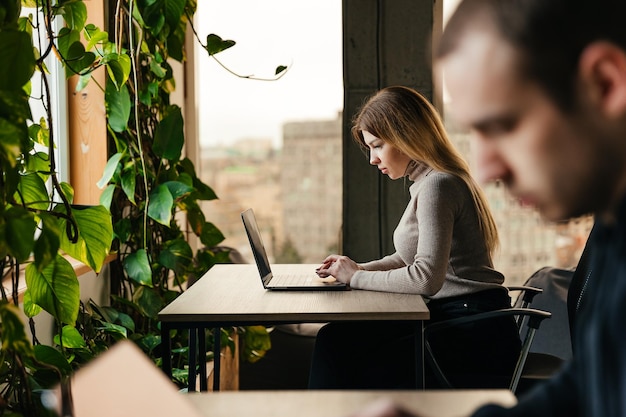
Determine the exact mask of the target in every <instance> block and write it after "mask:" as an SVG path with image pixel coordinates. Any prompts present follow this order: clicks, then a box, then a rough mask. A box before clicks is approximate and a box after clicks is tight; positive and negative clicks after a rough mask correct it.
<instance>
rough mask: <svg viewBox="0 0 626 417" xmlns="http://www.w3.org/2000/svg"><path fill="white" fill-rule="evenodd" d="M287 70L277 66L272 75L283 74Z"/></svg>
mask: <svg viewBox="0 0 626 417" xmlns="http://www.w3.org/2000/svg"><path fill="white" fill-rule="evenodd" d="M286 69H287V67H286V66H285V65H279V66H277V67H276V72H275V73H274V75H278V74H280V73H281V72H284V71H285V70H286Z"/></svg>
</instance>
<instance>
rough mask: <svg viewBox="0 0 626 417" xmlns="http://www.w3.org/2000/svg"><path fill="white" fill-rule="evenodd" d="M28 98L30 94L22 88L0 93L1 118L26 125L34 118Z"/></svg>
mask: <svg viewBox="0 0 626 417" xmlns="http://www.w3.org/2000/svg"><path fill="white" fill-rule="evenodd" d="M0 65H1V64H0ZM28 99H29V97H28V94H27V93H26V92H25V91H24V90H22V89H17V90H12V91H7V90H4V91H3V92H2V94H0V118H1V117H4V118H6V119H7V120H9V121H11V123H15V124H16V125H22V124H24V125H25V124H26V121H27V120H32V118H33V117H32V113H31V111H30V104H29V102H28ZM25 127H26V126H24V127H23V128H25Z"/></svg>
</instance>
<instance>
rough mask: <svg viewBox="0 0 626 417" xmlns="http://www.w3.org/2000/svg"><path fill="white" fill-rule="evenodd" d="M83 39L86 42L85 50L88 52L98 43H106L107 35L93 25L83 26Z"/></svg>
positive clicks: (107, 40)
mask: <svg viewBox="0 0 626 417" xmlns="http://www.w3.org/2000/svg"><path fill="white" fill-rule="evenodd" d="M85 38H86V39H87V40H88V42H87V46H86V47H85V49H87V50H88V51H90V50H91V49H92V48H93V47H94V46H96V45H97V44H99V43H108V42H109V34H108V33H107V32H105V31H103V30H100V28H98V27H96V26H95V25H93V24H88V25H87V26H85Z"/></svg>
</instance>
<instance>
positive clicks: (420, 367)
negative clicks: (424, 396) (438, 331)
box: [415, 320, 426, 389]
mask: <svg viewBox="0 0 626 417" xmlns="http://www.w3.org/2000/svg"><path fill="white" fill-rule="evenodd" d="M425 385H426V382H425V381H424V322H423V321H421V320H420V321H418V322H417V326H416V329H415V388H416V389H424V387H425Z"/></svg>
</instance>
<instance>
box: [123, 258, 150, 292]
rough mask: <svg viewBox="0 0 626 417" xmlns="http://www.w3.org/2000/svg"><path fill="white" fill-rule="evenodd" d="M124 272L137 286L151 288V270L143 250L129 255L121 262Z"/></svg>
mask: <svg viewBox="0 0 626 417" xmlns="http://www.w3.org/2000/svg"><path fill="white" fill-rule="evenodd" d="M123 264H124V271H126V274H127V275H128V277H129V278H130V279H132V280H133V281H135V282H136V283H138V284H142V285H147V286H152V269H151V268H150V261H148V254H147V253H146V250H145V249H139V250H138V251H137V252H135V253H131V254H130V255H128V256H127V257H126V258H124V261H123Z"/></svg>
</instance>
